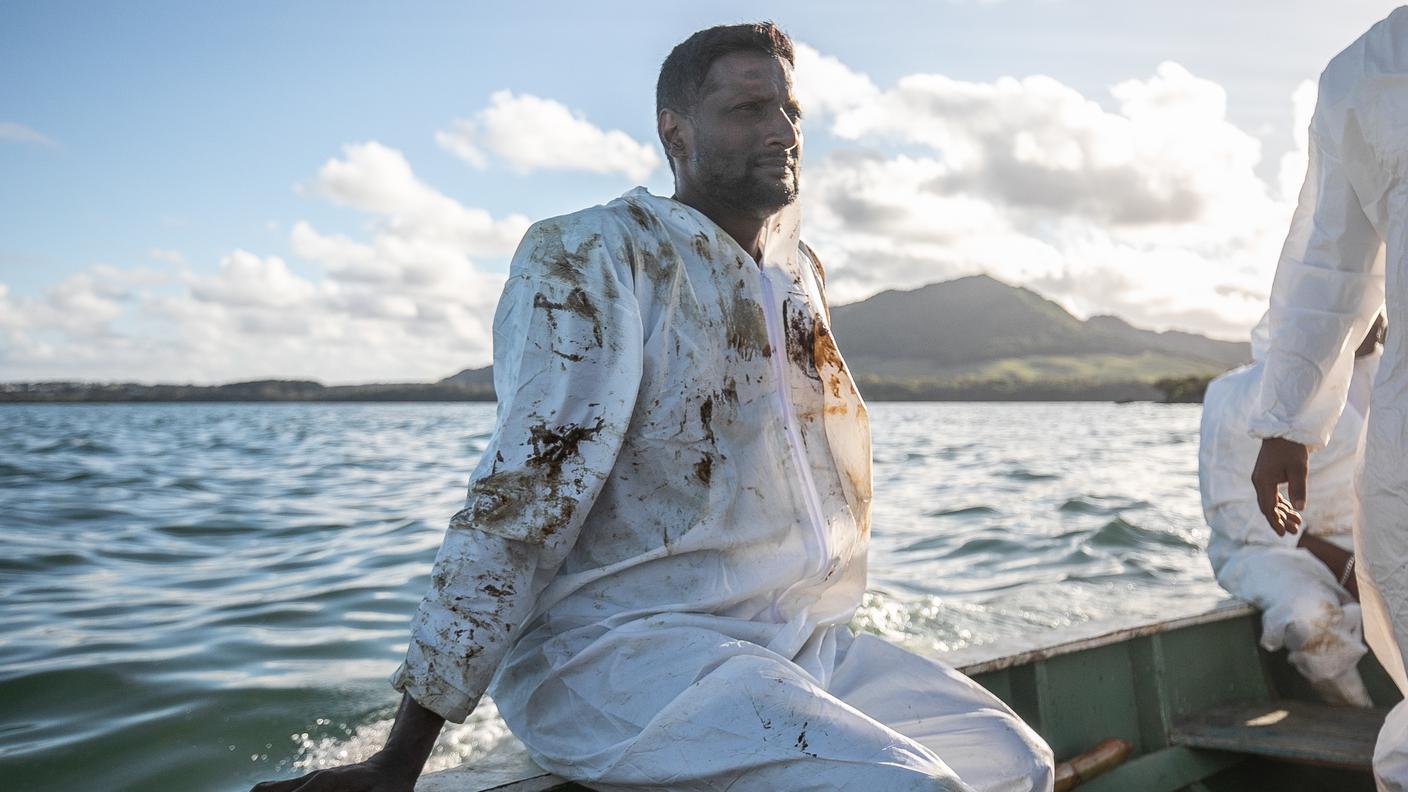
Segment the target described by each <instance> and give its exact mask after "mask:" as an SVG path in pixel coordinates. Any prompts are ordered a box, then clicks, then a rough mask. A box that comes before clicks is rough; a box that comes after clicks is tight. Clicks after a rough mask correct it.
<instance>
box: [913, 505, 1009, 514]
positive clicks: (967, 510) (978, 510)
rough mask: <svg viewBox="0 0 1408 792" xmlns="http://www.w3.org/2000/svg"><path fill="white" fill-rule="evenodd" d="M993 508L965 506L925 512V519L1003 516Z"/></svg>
mask: <svg viewBox="0 0 1408 792" xmlns="http://www.w3.org/2000/svg"><path fill="white" fill-rule="evenodd" d="M1001 513H1002V512H999V511H998V510H997V509H994V508H993V507H991V506H965V507H964V508H962V509H942V510H940V511H931V512H925V513H924V516H925V517H987V516H990V515H994V514H1001Z"/></svg>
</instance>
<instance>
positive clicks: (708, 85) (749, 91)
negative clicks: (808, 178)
mask: <svg viewBox="0 0 1408 792" xmlns="http://www.w3.org/2000/svg"><path fill="white" fill-rule="evenodd" d="M800 118H801V109H800V107H799V105H798V103H797V98H796V96H794V95H793V93H792V70H791V68H790V67H789V66H787V65H786V64H785V63H783V62H782V61H780V60H778V59H777V58H774V57H771V56H769V55H764V54H762V53H758V52H732V53H729V54H727V55H724V56H723V57H720V58H718V59H717V60H715V61H714V63H713V65H712V66H710V68H709V73H708V76H707V77H706V79H705V80H704V85H703V87H702V88H701V89H700V92H699V98H698V100H697V101H696V102H695V106H694V109H693V111H692V112H691V113H690V115H689V121H690V127H691V128H692V132H693V134H692V135H690V136H689V144H688V145H689V146H690V148H689V150H688V151H687V152H686V157H685V161H684V163H683V169H684V171H685V173H684V174H682V175H683V176H684V177H685V178H688V179H690V180H691V181H692V182H693V183H694V184H695V186H696V187H697V188H698V189H700V190H701V191H702V192H704V193H705V194H706V195H708V196H710V197H711V198H712V199H714V200H715V201H718V202H719V203H721V204H724V205H727V206H732V207H734V208H735V209H738V210H741V211H744V212H747V213H749V214H755V215H757V216H760V217H765V216H767V215H771V214H772V213H774V212H776V211H777V210H779V209H781V208H782V207H784V206H786V205H788V204H790V203H792V202H793V201H795V200H796V199H797V174H798V169H799V167H800V163H801V156H802V133H801V129H800V128H799V126H798V124H799V121H800ZM676 167H677V168H680V167H681V165H680V164H677V165H676Z"/></svg>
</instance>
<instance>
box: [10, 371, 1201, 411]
mask: <svg viewBox="0 0 1408 792" xmlns="http://www.w3.org/2000/svg"><path fill="white" fill-rule="evenodd" d="M1207 381H1208V378H1206V377H1182V378H1171V379H1164V380H1158V381H1156V382H1094V383H1092V382H1073V381H1050V382H1042V381H1005V380H999V381H986V382H925V381H896V380H886V379H879V378H867V377H862V378H860V381H859V382H858V385H859V386H860V389H861V393H862V394H864V396H865V397H866V399H867V400H868V401H875V402H882V401H884V402H931V401H932V402H1041V401H1048V402H1049V401H1082V402H1162V403H1198V402H1201V401H1202V396H1203V389H1204V388H1205V387H1206V386H1207ZM492 401H495V397H494V390H493V388H492V387H488V386H484V385H462V384H459V383H452V382H437V383H392V384H374V385H332V386H327V385H322V384H321V383H318V382H312V381H307V380H259V381H256V382H236V383H230V384H226V385H141V384H136V383H112V384H105V383H84V382H36V383H0V404H150V403H164V404H173V403H174V404H181V403H185V404H208V403H213V402H224V403H231V402H255V403H261V402H262V403H271V402H361V403H379V402H440V403H443V402H492Z"/></svg>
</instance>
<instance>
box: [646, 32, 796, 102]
mask: <svg viewBox="0 0 1408 792" xmlns="http://www.w3.org/2000/svg"><path fill="white" fill-rule="evenodd" d="M732 52H761V53H762V54H764V55H771V56H772V57H774V58H778V59H779V60H781V61H783V62H784V63H786V64H787V65H788V66H792V65H795V64H794V63H793V55H792V39H791V38H789V37H788V35H787V34H786V33H783V32H782V29H781V28H779V27H778V26H777V25H774V24H773V23H772V22H753V23H751V24H745V25H719V26H717V27H711V28H708V29H707V30H701V31H699V32H698V33H695V34H694V35H692V36H690V37H689V38H687V39H685V40H684V41H682V42H680V43H679V44H677V45H676V46H675V48H674V49H672V50H670V54H669V55H668V56H667V57H666V58H665V62H664V63H662V64H660V77H659V79H657V80H656V81H655V115H656V116H659V115H660V111H662V110H674V111H675V112H677V113H688V112H689V111H690V110H691V109H693V107H694V103H695V102H697V101H698V100H699V90H700V89H701V88H703V87H704V78H705V77H707V76H708V74H709V67H710V66H713V65H714V61H716V60H718V59H719V58H721V57H723V56H724V55H728V54H729V53H732Z"/></svg>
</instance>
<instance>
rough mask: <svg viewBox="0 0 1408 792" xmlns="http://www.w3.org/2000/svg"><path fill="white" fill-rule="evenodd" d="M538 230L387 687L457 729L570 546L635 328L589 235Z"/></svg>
mask: <svg viewBox="0 0 1408 792" xmlns="http://www.w3.org/2000/svg"><path fill="white" fill-rule="evenodd" d="M589 230H590V229H585V230H584V229H583V227H582V226H580V225H579V226H574V227H573V228H572V229H570V230H564V229H563V228H561V227H559V226H556V225H553V224H550V223H546V222H545V223H539V224H538V225H536V226H534V227H533V228H532V229H530V230H529V231H528V234H527V235H526V236H525V237H524V240H523V242H522V244H521V245H520V246H519V249H518V252H517V254H516V255H515V256H514V261H513V265H512V268H511V271H510V277H509V279H508V283H507V284H506V285H505V287H504V294H503V297H502V299H501V300H500V301H499V307H498V311H497V313H496V314H495V317H494V384H495V390H496V391H497V393H498V397H499V403H498V420H497V426H496V428H495V431H494V436H493V438H492V439H491V440H490V442H489V445H488V448H486V449H485V451H484V455H483V457H482V459H481V460H480V463H479V465H478V467H477V468H476V469H475V471H474V473H473V475H472V476H471V479H470V485H469V496H468V498H467V499H466V502H465V507H464V508H463V509H461V510H460V511H459V512H458V513H457V514H455V515H454V516H453V517H452V518H451V519H450V526H449V530H448V531H447V532H446V534H445V539H444V542H443V544H442V545H441V546H440V552H439V553H438V555H437V556H436V559H435V566H434V571H433V574H432V577H431V589H430V592H429V593H428V594H427V595H426V596H425V599H424V600H423V601H422V602H421V604H420V607H419V608H418V609H417V611H416V615H415V617H414V620H413V622H412V629H411V641H410V646H409V648H408V650H407V653H406V661H405V663H404V664H403V665H402V666H401V668H400V669H399V670H398V671H397V672H396V674H395V676H394V677H393V679H392V684H393V685H394V686H395V687H396V688H397V689H399V690H402V691H404V692H407V693H409V694H410V696H411V697H412V698H413V699H415V700H416V701H417V702H418V703H419V704H420V705H421V706H423V707H426V708H427V709H430V710H433V711H434V712H436V713H438V714H439V715H441V716H443V717H445V718H446V719H448V720H451V721H456V722H460V721H463V720H464V719H465V717H466V716H468V714H469V713H470V712H471V711H472V710H473V709H474V706H475V705H476V704H477V702H478V700H479V698H480V696H482V695H483V693H484V690H485V688H486V687H487V686H488V684H489V681H490V679H491V678H492V676H493V674H494V672H495V670H496V669H497V668H498V665H499V663H500V661H501V660H502V658H503V655H504V653H505V652H506V651H507V650H508V648H509V646H510V644H511V642H512V637H513V635H514V634H515V631H516V630H517V629H518V628H519V627H520V626H522V624H523V623H524V622H525V621H526V620H527V618H528V616H529V614H530V613H531V612H532V610H533V606H534V600H535V598H536V597H537V595H538V593H539V592H541V590H542V589H543V588H544V587H545V586H546V585H547V584H548V582H549V580H550V579H551V577H552V575H553V574H554V573H555V572H556V570H557V568H558V567H559V566H560V565H561V564H562V561H563V559H564V558H565V556H566V555H567V553H568V551H569V550H570V549H571V548H572V545H573V544H574V543H575V541H576V537H577V534H578V532H579V530H580V528H581V526H582V522H583V520H584V519H585V518H586V515H587V513H588V512H589V511H590V509H591V507H592V503H593V501H594V499H595V498H596V495H597V493H598V491H599V490H600V488H601V485H602V483H603V482H604V481H605V480H606V478H607V476H608V474H609V473H610V471H611V469H612V466H613V465H614V464H615V460H616V455H617V453H618V451H619V448H620V443H621V439H622V437H623V436H624V434H625V431H626V427H627V425H628V424H629V422H630V418H631V411H632V408H633V407H634V404H635V398H636V392H637V388H638V386H639V383H640V377H641V322H640V316H639V314H638V312H637V310H636V306H635V297H634V292H633V290H632V285H631V283H630V275H629V270H628V269H627V270H626V272H625V273H622V272H618V271H617V270H618V268H619V267H622V266H625V267H629V264H624V263H623V262H620V261H616V260H613V259H612V258H611V257H610V256H609V255H608V253H607V245H606V244H605V243H604V242H603V241H602V235H601V234H600V233H594V234H588V233H587V231H589Z"/></svg>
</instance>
